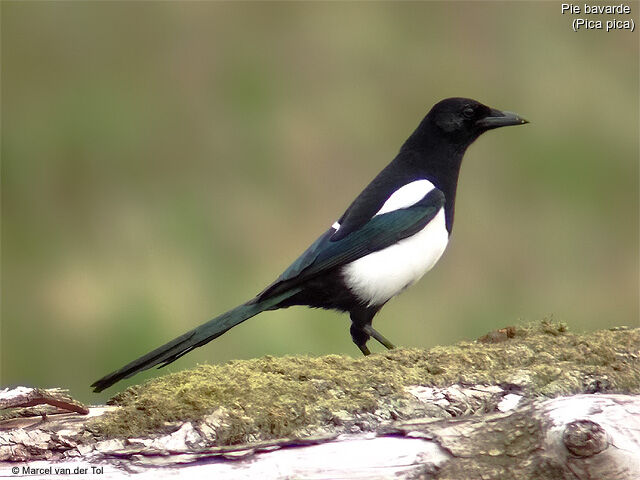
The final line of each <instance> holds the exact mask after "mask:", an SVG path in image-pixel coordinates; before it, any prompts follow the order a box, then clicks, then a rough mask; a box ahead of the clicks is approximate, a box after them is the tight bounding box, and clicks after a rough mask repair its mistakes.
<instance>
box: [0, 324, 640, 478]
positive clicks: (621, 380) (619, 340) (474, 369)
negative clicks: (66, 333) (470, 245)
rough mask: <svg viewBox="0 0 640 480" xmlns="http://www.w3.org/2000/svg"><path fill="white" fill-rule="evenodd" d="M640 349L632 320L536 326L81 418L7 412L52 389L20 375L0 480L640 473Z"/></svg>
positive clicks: (248, 370)
mask: <svg viewBox="0 0 640 480" xmlns="http://www.w3.org/2000/svg"><path fill="white" fill-rule="evenodd" d="M639 350H640V330H638V329H615V330H613V331H600V332H593V333H592V334H587V335H576V334H570V333H567V332H566V328H564V327H563V326H561V325H553V324H550V323H543V324H542V327H541V328H539V329H537V330H536V329H533V330H526V331H523V330H519V329H503V330H501V331H498V332H497V333H495V334H494V335H488V336H485V337H483V339H481V341H479V342H476V343H471V342H464V343H461V344H459V345H458V346H454V347H446V348H443V347H438V348H436V349H433V350H431V351H418V350H406V351H402V350H399V351H394V352H389V353H385V354H382V355H373V356H371V357H370V358H368V359H366V360H353V359H349V358H348V357H338V356H328V357H319V358H310V357H285V358H282V359H276V358H271V357H269V358H265V359H258V360H248V361H237V362H231V363H229V364H227V365H226V366H216V367H209V368H206V369H203V368H202V367H200V368H197V369H194V370H192V371H190V372H181V373H178V374H172V375H168V376H166V377H164V378H161V379H157V380H154V381H152V382H149V383H147V384H145V385H141V386H136V387H133V388H131V389H127V390H125V391H124V392H122V393H121V394H118V395H117V396H116V397H114V398H115V401H116V403H118V406H106V407H105V406H98V407H91V408H90V409H89V414H88V415H79V414H77V413H68V412H64V413H61V411H60V410H59V409H58V408H57V407H56V408H54V407H51V406H49V405H46V406H44V407H43V406H37V407H28V408H26V409H25V408H23V409H19V410H16V409H15V408H16V407H20V406H23V405H30V404H33V403H41V401H42V399H48V398H52V397H53V398H55V399H56V400H55V401H54V402H53V403H59V401H60V397H59V396H58V394H59V392H51V391H49V392H45V391H41V390H40V391H35V390H34V389H26V388H24V387H19V388H18V389H17V390H14V391H4V392H2V394H3V395H4V396H3V395H2V394H0V405H3V406H5V407H13V410H12V411H11V413H9V414H7V413H6V412H4V413H2V412H0V476H9V475H10V476H27V475H30V476H33V475H36V476H38V475H39V476H41V477H44V476H48V475H55V476H56V478H66V477H65V476H64V475H65V474H67V475H68V478H78V477H77V475H78V474H80V473H86V474H96V475H97V474H99V475H100V477H101V478H117V477H119V476H121V474H122V473H123V472H129V473H138V474H140V475H141V476H142V477H141V478H145V477H151V476H153V477H154V479H161V478H164V477H170V476H175V475H186V476H187V478H191V477H201V476H202V477H206V478H209V477H211V478H216V479H218V478H220V479H226V478H229V479H231V478H233V479H237V478H261V479H274V480H275V479H284V478H313V479H319V478H327V479H337V478H349V479H358V478H363V479H364V478H407V479H408V478H424V479H432V478H433V479H456V480H457V479H468V478H478V479H483V480H487V479H489V480H493V479H495V480H498V479H500V480H503V479H518V480H520V479H525V480H526V479H535V480H551V479H553V480H556V479H558V480H564V479H567V480H568V479H571V480H582V479H585V480H586V479H589V480H594V479H599V480H600V479H602V480H614V479H615V480H630V479H636V480H637V479H638V478H640V395H638V392H640V369H639V368H638V367H639V366H640V352H639ZM456 379H457V380H456ZM412 382H413V383H412ZM252 390H253V391H252ZM560 395H562V396H560ZM549 397H551V398H549ZM553 397H556V398H553ZM34 398H35V400H34ZM3 399H4V400H3ZM3 402H4V403H3ZM45 403H52V402H49V401H47V402H45ZM63 403H64V404H65V405H73V404H74V402H73V400H72V399H70V398H69V397H65V399H64V400H63ZM185 404H186V406H187V407H189V406H194V408H188V409H186V410H185V409H184V408H183V407H184V406H185ZM168 405H170V406H168ZM174 408H175V410H173V409H174ZM314 412H315V413H314ZM150 414H153V415H154V417H153V419H152V420H153V421H151V422H148V421H147V422H145V416H146V415H150ZM96 420H97V421H96ZM304 421H308V423H306V424H305V423H304ZM127 422H141V423H140V424H138V425H135V424H128V423H127ZM282 432H288V433H285V434H282ZM159 467H162V468H159ZM15 468H17V473H14V471H13V469H15ZM41 468H42V469H45V470H38V469H41ZM94 468H98V469H99V468H102V469H103V470H101V471H100V470H94ZM47 469H48V470H47ZM56 469H57V470H56ZM62 469H69V470H62Z"/></svg>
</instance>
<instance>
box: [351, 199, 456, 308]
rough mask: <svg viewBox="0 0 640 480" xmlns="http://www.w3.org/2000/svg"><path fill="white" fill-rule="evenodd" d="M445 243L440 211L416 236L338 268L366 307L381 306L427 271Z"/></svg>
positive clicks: (442, 209)
mask: <svg viewBox="0 0 640 480" xmlns="http://www.w3.org/2000/svg"><path fill="white" fill-rule="evenodd" d="M448 242H449V233H448V231H447V228H446V225H445V214H444V208H441V209H440V211H439V212H438V213H437V214H436V216H435V217H434V218H433V220H431V221H430V222H429V223H428V224H427V225H426V226H425V227H424V228H423V229H422V230H420V231H419V232H418V233H416V234H414V235H412V236H410V237H407V238H404V239H402V240H400V241H399V242H398V243H396V244H394V245H391V246H389V247H387V248H384V249H382V250H379V251H377V252H373V253H370V254H369V255H366V256H364V257H362V258H359V259H358V260H355V261H353V262H351V263H348V264H346V265H345V266H344V267H342V275H343V278H344V281H345V284H346V285H347V287H348V288H349V290H350V291H351V292H352V293H353V294H354V295H355V296H356V297H357V298H358V299H359V300H360V301H361V302H363V303H365V304H367V305H368V306H373V305H382V304H383V303H385V302H386V301H388V300H389V299H390V298H392V297H394V296H395V295H397V294H399V293H400V292H402V291H403V290H404V289H405V288H407V287H409V286H411V285H413V284H414V283H415V282H417V281H418V280H420V278H422V276H423V275H424V274H425V273H427V272H428V271H429V270H431V269H432V268H433V266H434V265H435V264H436V262H437V261H438V260H439V259H440V257H441V256H442V254H443V253H444V251H445V249H446V247H447V243H448Z"/></svg>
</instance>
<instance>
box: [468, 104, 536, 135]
mask: <svg viewBox="0 0 640 480" xmlns="http://www.w3.org/2000/svg"><path fill="white" fill-rule="evenodd" d="M525 123H529V121H528V120H525V119H524V118H522V117H521V116H520V115H518V114H517V113H513V112H502V111H500V110H496V109H494V108H492V109H491V113H490V114H489V116H487V117H484V118H481V119H480V120H478V121H477V122H476V125H477V126H479V127H482V128H485V129H487V130H489V129H491V128H499V127H508V126H509V125H524V124H525Z"/></svg>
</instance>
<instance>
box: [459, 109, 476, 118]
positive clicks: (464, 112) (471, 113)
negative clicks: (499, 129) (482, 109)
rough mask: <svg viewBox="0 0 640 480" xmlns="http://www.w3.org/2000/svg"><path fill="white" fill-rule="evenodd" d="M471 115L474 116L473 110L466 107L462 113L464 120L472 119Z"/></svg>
mask: <svg viewBox="0 0 640 480" xmlns="http://www.w3.org/2000/svg"><path fill="white" fill-rule="evenodd" d="M473 114H474V110H473V108H471V107H467V108H465V109H464V110H463V111H462V115H464V116H465V117H466V118H471V117H473Z"/></svg>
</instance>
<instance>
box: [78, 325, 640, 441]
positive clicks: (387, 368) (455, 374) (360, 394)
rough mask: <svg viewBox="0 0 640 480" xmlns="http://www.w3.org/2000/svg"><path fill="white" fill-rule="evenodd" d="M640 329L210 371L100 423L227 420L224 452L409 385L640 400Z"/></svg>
mask: <svg viewBox="0 0 640 480" xmlns="http://www.w3.org/2000/svg"><path fill="white" fill-rule="evenodd" d="M639 347H640V329H627V328H619V329H614V330H602V331H597V332H593V333H589V334H574V333H570V332H568V331H567V328H566V325H563V324H558V323H552V322H549V321H543V322H541V323H540V324H538V325H535V326H528V327H517V328H515V329H514V328H512V329H511V330H510V335H509V338H507V337H506V336H505V339H504V341H499V342H498V343H483V342H461V343H459V344H457V345H454V346H449V347H435V348H433V349H431V350H418V349H397V350H393V351H389V352H385V353H381V354H374V355H371V356H369V357H362V358H357V359H354V358H351V357H347V356H343V355H327V356H323V357H306V356H287V357H282V358H274V357H270V356H268V357H264V358H259V359H253V360H238V361H232V362H229V363H226V364H224V365H201V366H198V367H197V368H194V369H193V370H185V371H182V372H178V373H174V374H170V375H166V376H164V377H160V378H157V379H155V380H152V381H149V382H147V383H145V384H142V385H138V386H135V387H131V388H129V389H127V390H125V391H124V392H122V393H120V394H118V395H117V396H116V397H114V398H113V399H112V402H110V403H115V404H117V405H120V406H121V407H122V408H121V409H119V410H117V411H115V412H113V413H110V414H107V415H105V416H104V417H101V418H100V419H98V420H96V421H95V422H94V423H93V424H92V425H91V427H90V428H91V429H92V430H93V431H94V432H97V433H98V434H99V435H103V436H111V437H113V436H117V437H131V436H137V435H144V434H150V433H158V432H163V431H167V430H171V429H175V422H181V421H185V420H195V419H200V418H203V417H204V416H206V415H208V414H211V413H213V412H217V413H219V414H220V416H221V417H224V419H225V420H224V422H221V424H220V425H217V428H216V432H217V443H218V444H219V445H229V444H234V443H238V442H243V441H247V439H251V438H260V439H269V438H277V437H283V436H294V435H300V434H304V433H305V432H311V431H314V429H319V428H322V427H323V426H324V427H326V426H327V425H329V424H330V423H331V422H336V421H339V416H340V414H344V412H346V415H356V414H359V413H364V412H373V411H375V410H376V409H377V408H378V406H379V405H382V404H387V405H388V404H390V403H391V404H393V403H397V402H398V401H401V400H402V399H403V398H406V396H407V393H406V392H405V391H404V388H403V387H405V386H409V385H432V386H448V385H451V384H455V383H461V382H462V383H468V384H478V383H482V384H504V383H514V384H517V385H520V386H524V388H525V389H526V390H528V392H529V393H530V394H533V395H542V396H556V395H561V394H569V393H578V392H585V391H618V392H626V393H640V358H639V357H638V355H637V352H638V348H639Z"/></svg>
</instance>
